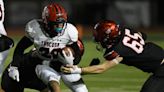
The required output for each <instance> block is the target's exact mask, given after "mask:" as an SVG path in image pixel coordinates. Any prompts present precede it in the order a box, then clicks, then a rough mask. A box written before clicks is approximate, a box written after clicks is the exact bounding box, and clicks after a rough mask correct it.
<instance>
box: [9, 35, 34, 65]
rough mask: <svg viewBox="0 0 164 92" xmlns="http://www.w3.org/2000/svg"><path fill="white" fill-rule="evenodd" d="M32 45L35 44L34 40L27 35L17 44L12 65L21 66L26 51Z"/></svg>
mask: <svg viewBox="0 0 164 92" xmlns="http://www.w3.org/2000/svg"><path fill="white" fill-rule="evenodd" d="M31 45H33V42H32V41H31V40H30V39H29V38H27V37H26V36H24V37H23V38H22V39H21V40H20V41H19V42H18V44H17V46H16V48H15V50H14V55H13V61H12V62H11V65H12V66H17V67H19V66H20V63H19V62H20V61H21V59H22V57H23V54H24V51H25V50H26V49H27V48H28V47H30V46H31Z"/></svg>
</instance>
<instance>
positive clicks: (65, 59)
mask: <svg viewBox="0 0 164 92" xmlns="http://www.w3.org/2000/svg"><path fill="white" fill-rule="evenodd" d="M62 54H63V55H61V54H60V53H58V60H59V61H60V62H62V63H63V64H64V65H66V64H69V65H73V60H74V57H73V54H72V52H71V50H70V49H68V52H65V51H64V50H62Z"/></svg>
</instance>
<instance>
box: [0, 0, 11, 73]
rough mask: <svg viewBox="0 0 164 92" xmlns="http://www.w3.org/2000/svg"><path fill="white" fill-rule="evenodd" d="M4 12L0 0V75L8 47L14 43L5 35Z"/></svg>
mask: <svg viewBox="0 0 164 92" xmlns="http://www.w3.org/2000/svg"><path fill="white" fill-rule="evenodd" d="M4 13H5V12H4V3H3V0H0V75H1V74H2V71H3V66H4V61H5V60H6V58H7V55H8V52H9V49H10V48H11V47H13V45H14V42H13V40H12V39H11V38H9V37H7V33H6V30H5V28H4V25H3V22H4Z"/></svg>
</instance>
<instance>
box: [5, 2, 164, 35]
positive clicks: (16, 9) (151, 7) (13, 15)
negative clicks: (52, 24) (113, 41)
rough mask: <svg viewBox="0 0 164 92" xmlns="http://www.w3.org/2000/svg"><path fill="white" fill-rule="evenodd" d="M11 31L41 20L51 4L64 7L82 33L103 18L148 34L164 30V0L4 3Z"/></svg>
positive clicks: (6, 23) (6, 20)
mask: <svg viewBox="0 0 164 92" xmlns="http://www.w3.org/2000/svg"><path fill="white" fill-rule="evenodd" d="M4 2H5V9H6V17H5V25H6V28H12V29H9V30H7V31H9V32H10V31H11V32H13V31H14V29H13V28H24V26H25V24H26V23H27V22H28V21H29V20H31V19H34V18H41V12H42V10H43V7H44V6H45V5H47V4H48V3H51V2H57V3H60V4H61V5H63V7H65V8H66V10H67V12H68V21H69V22H71V23H73V24H75V25H76V26H77V27H78V29H79V31H82V32H83V33H88V32H89V31H88V29H86V28H91V29H92V28H93V26H94V24H95V23H96V22H98V21H99V20H101V19H112V20H115V21H116V22H117V23H118V24H123V25H126V26H130V27H133V28H136V29H138V28H142V29H143V28H144V29H147V30H148V31H149V30H150V31H151V30H152V29H154V28H156V29H157V30H156V31H162V30H163V29H162V28H163V25H164V17H163V16H164V13H163V8H162V6H163V3H162V0H161V1H160V0H159V1H158V0H156V1H153V0H4Z"/></svg>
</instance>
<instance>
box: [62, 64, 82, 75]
mask: <svg viewBox="0 0 164 92" xmlns="http://www.w3.org/2000/svg"><path fill="white" fill-rule="evenodd" d="M60 70H61V71H62V72H63V73H73V74H81V73H82V70H81V68H80V67H78V66H77V65H66V66H62V67H61V68H60Z"/></svg>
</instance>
